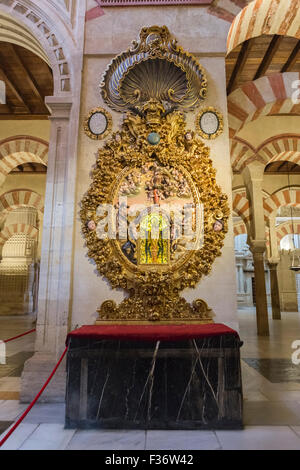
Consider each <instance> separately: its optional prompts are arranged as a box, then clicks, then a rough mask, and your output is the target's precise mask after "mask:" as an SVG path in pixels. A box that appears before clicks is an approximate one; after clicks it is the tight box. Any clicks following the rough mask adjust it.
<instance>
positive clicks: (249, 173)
mask: <svg viewBox="0 0 300 470" xmlns="http://www.w3.org/2000/svg"><path fill="white" fill-rule="evenodd" d="M264 171H265V165H264V164H263V163H261V162H258V161H253V162H251V163H249V165H247V166H246V167H245V168H244V170H243V171H242V175H243V178H244V182H245V184H246V186H247V185H249V184H250V183H253V182H254V181H256V182H262V181H263V178H264Z"/></svg>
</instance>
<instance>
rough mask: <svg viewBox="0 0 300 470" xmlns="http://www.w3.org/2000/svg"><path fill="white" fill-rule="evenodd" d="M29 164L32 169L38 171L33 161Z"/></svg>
mask: <svg viewBox="0 0 300 470" xmlns="http://www.w3.org/2000/svg"><path fill="white" fill-rule="evenodd" d="M28 165H29V166H30V168H31V170H32V171H33V172H34V173H35V172H36V167H35V166H34V164H33V163H31V162H30V163H28Z"/></svg>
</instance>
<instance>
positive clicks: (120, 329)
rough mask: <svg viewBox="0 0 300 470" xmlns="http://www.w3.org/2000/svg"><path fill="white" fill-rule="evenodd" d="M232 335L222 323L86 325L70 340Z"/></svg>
mask: <svg viewBox="0 0 300 470" xmlns="http://www.w3.org/2000/svg"><path fill="white" fill-rule="evenodd" d="M222 335H234V336H236V337H239V335H238V333H237V332H236V331H235V330H232V329H231V328H229V327H228V326H226V325H223V324H222V323H211V324H208V325H101V326H100V325H87V326H82V327H81V328H78V329H77V330H74V331H72V332H71V333H69V334H68V336H67V341H66V343H67V344H69V340H70V339H71V338H79V337H80V338H84V339H99V340H118V341H184V340H188V339H198V338H211V337H214V336H222Z"/></svg>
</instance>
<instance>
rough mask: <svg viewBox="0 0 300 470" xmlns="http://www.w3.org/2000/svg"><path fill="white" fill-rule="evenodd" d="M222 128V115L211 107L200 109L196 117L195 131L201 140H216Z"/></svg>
mask: <svg viewBox="0 0 300 470" xmlns="http://www.w3.org/2000/svg"><path fill="white" fill-rule="evenodd" d="M223 128H224V123H223V115H222V114H221V113H220V112H219V111H218V110H217V109H215V108H213V107H212V106H209V107H207V108H202V109H201V111H200V113H199V114H198V115H197V117H196V129H197V132H198V134H199V135H200V136H201V137H203V139H207V140H211V139H216V138H217V137H219V135H221V134H222V132H223Z"/></svg>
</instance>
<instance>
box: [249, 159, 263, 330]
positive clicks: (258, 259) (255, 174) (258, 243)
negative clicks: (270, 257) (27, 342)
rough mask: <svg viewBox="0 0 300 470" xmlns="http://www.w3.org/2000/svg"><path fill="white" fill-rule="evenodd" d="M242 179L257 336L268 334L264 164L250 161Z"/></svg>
mask: <svg viewBox="0 0 300 470" xmlns="http://www.w3.org/2000/svg"><path fill="white" fill-rule="evenodd" d="M243 177H244V181H245V184H246V187H247V193H248V197H249V200H250V205H251V215H252V219H251V226H250V228H251V233H250V246H251V248H250V249H251V252H252V254H253V262H254V276H255V288H256V321H257V333H258V335H259V336H268V335H269V320H268V303H267V293H266V280H265V267H264V253H265V250H266V232H265V230H266V229H265V219H264V207H263V196H262V194H263V193H262V190H263V177H264V165H263V164H261V163H259V162H256V161H254V162H252V163H250V165H248V166H247V167H246V168H245V170H244V172H243Z"/></svg>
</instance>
